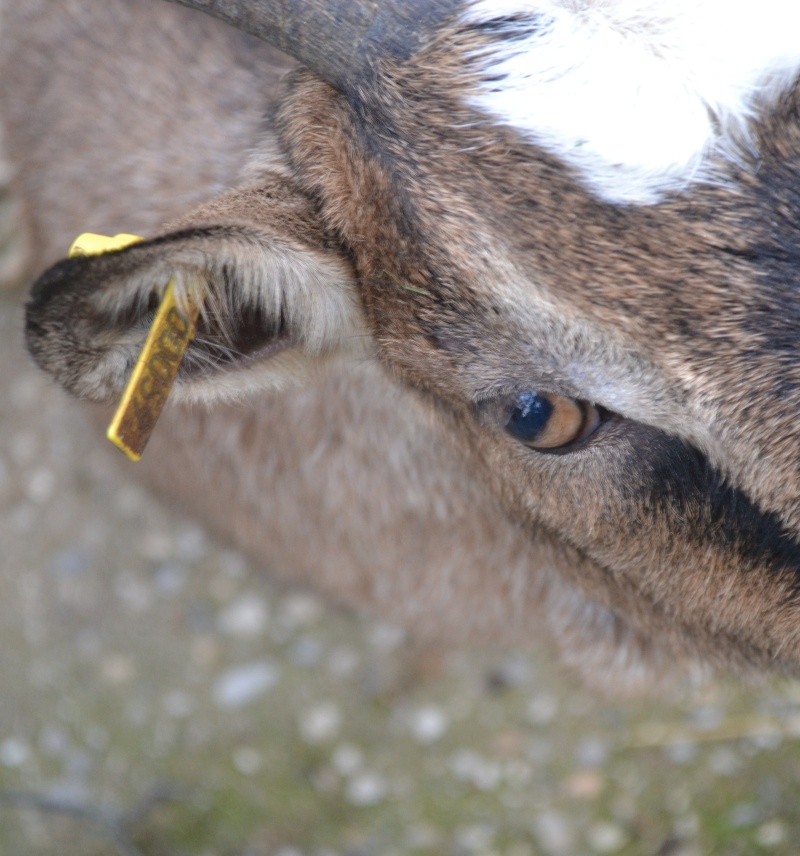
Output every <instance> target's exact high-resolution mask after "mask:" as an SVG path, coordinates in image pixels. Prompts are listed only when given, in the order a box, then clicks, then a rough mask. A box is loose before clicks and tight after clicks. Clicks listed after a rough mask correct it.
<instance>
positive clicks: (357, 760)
mask: <svg viewBox="0 0 800 856" xmlns="http://www.w3.org/2000/svg"><path fill="white" fill-rule="evenodd" d="M363 764H364V753H363V752H362V751H361V750H360V749H359V748H358V747H357V746H353V744H352V743H342V744H341V745H339V746H337V747H336V749H335V750H334V752H333V755H331V766H332V767H333V769H334V770H336V772H337V773H338V774H339V775H340V776H344V777H347V776H352V775H353V774H354V773H356V772H357V771H358V770H360V769H361V767H362V766H363Z"/></svg>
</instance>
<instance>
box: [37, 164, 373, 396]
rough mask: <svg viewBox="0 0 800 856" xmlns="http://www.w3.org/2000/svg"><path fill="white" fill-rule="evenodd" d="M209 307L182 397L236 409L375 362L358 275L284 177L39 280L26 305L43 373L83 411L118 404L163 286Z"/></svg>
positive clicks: (185, 370)
mask: <svg viewBox="0 0 800 856" xmlns="http://www.w3.org/2000/svg"><path fill="white" fill-rule="evenodd" d="M170 280H172V281H173V283H174V288H175V290H176V294H177V297H178V302H179V305H180V302H181V300H182V299H183V298H185V295H186V293H187V289H188V288H191V290H192V295H193V298H194V299H195V300H196V302H198V303H200V304H201V305H202V311H201V316H200V319H199V321H198V328H197V335H196V336H195V338H194V340H193V341H192V342H191V343H190V345H189V348H188V350H187V353H186V356H185V358H184V361H183V364H182V366H181V371H180V372H179V375H178V380H177V382H176V385H175V388H174V392H173V395H174V396H175V397H176V398H178V399H181V398H182V399H184V400H186V399H191V400H203V399H205V400H212V399H216V398H227V399H232V398H236V397H239V396H241V395H243V394H246V393H248V392H250V391H253V390H257V389H263V388H276V387H278V388H279V387H281V386H283V385H285V384H287V383H290V382H292V381H293V380H297V379H302V378H303V377H304V376H305V375H306V374H307V373H308V372H314V371H318V370H320V369H322V368H323V367H324V366H325V365H326V364H327V363H329V362H330V361H331V360H332V359H341V358H345V359H354V358H363V357H364V356H365V355H367V354H369V353H370V352H371V348H372V346H371V342H372V340H371V337H370V336H369V334H368V331H367V327H366V324H365V321H364V317H363V313H362V309H361V303H360V299H359V295H358V292H357V289H356V281H355V277H354V274H353V270H352V268H351V266H350V264H349V262H348V261H347V259H346V256H345V254H344V252H343V251H342V249H341V247H340V246H339V245H338V244H337V243H336V242H335V241H334V240H333V239H332V238H331V237H330V235H328V234H327V233H326V232H325V230H324V229H323V227H322V225H321V224H320V222H319V219H318V217H317V214H316V212H315V210H314V206H313V204H312V203H311V202H310V201H309V200H308V199H307V198H306V197H305V196H303V195H302V194H301V193H300V192H299V191H298V190H297V189H296V188H295V187H294V185H293V184H292V183H291V182H290V181H289V180H288V179H287V178H285V177H283V176H280V175H272V176H270V177H269V178H268V179H266V180H264V181H262V182H261V183H259V185H258V186H253V187H248V188H243V189H239V190H236V191H232V192H230V193H227V194H225V195H223V196H220V197H218V198H217V199H215V200H213V201H212V202H210V203H208V204H207V205H205V206H203V207H202V208H200V209H198V210H196V211H195V212H193V213H192V214H191V215H190V216H188V217H186V218H183V219H182V220H181V221H179V222H177V223H174V224H172V226H171V227H170V228H168V229H167V230H166V231H165V232H164V233H163V234H162V235H160V236H158V237H156V238H153V239H151V240H146V241H142V242H141V243H137V244H133V245H131V246H129V247H127V248H125V249H122V250H119V251H115V252H112V253H106V254H103V255H98V256H84V257H77V258H72V259H67V260H65V261H62V262H60V263H58V264H56V265H55V266H54V267H52V268H51V269H50V270H49V271H47V272H46V273H45V274H43V275H42V277H41V278H40V279H39V281H38V282H37V283H36V284H35V285H34V287H33V290H32V292H31V296H30V300H29V302H28V306H27V326H26V334H27V342H28V348H29V350H30V352H31V354H32V355H33V357H34V359H35V360H36V362H37V363H38V364H39V365H40V366H41V367H42V368H43V369H45V371H47V372H49V373H50V374H51V375H53V376H54V377H55V378H56V380H58V381H59V382H60V383H61V384H62V385H63V386H65V387H66V388H67V389H68V390H70V391H71V392H73V393H75V394H76V395H78V396H79V397H81V398H89V399H92V400H94V401H111V400H113V399H115V398H116V397H118V396H119V394H120V393H121V392H122V390H123V388H124V385H125V383H126V381H127V378H128V376H129V374H130V371H131V369H132V367H133V365H134V363H135V361H136V359H137V356H138V353H139V351H140V349H141V346H142V343H143V341H144V338H145V336H146V334H147V331H148V329H149V327H150V324H151V323H152V319H153V316H154V312H155V309H156V307H157V305H158V303H159V301H160V298H161V294H162V293H163V290H164V288H165V287H166V285H167V283H168V282H169V281H170Z"/></svg>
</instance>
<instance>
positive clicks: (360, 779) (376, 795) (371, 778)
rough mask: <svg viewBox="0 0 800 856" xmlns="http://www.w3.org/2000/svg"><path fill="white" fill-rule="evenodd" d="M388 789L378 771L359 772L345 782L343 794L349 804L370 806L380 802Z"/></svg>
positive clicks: (386, 783)
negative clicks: (345, 786)
mask: <svg viewBox="0 0 800 856" xmlns="http://www.w3.org/2000/svg"><path fill="white" fill-rule="evenodd" d="M388 791H389V784H388V782H387V781H386V779H385V778H384V777H383V776H380V775H379V774H378V773H369V772H365V773H359V774H358V775H357V776H355V777H354V778H353V779H351V780H350V781H349V782H348V783H347V788H346V790H345V796H346V797H347V801H348V802H349V803H350V804H351V805H356V806H371V805H377V804H378V803H379V802H382V801H383V800H384V799H385V798H386V795H387V793H388Z"/></svg>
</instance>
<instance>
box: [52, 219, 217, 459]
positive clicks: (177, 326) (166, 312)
mask: <svg viewBox="0 0 800 856" xmlns="http://www.w3.org/2000/svg"><path fill="white" fill-rule="evenodd" d="M141 240H142V239H141V238H139V237H137V236H136V235H115V236H114V237H113V238H107V237H105V236H103V235H93V234H91V233H88V232H87V233H85V234H83V235H80V236H79V237H78V238H76V239H75V241H74V243H73V244H72V246H71V247H70V250H69V256H70V258H72V257H73V256H94V255H99V254H100V253H108V252H113V251H114V250H121V249H122V248H123V247H128V246H130V245H131V244H135V243H137V242H139V241H141ZM199 315H200V307H199V306H198V305H197V304H195V303H194V301H191V300H190V301H189V304H188V307H187V308H186V309H185V310H183V311H181V309H179V308H178V305H177V303H176V300H175V289H174V280H170V281H169V283H167V287H166V289H165V290H164V296H163V298H162V299H161V304H160V306H159V307H158V311H157V312H156V317H155V319H154V320H153V324H152V326H151V327H150V332H149V333H148V334H147V339H146V340H145V343H144V346H143V347H142V351H141V353H140V354H139V359H138V360H137V361H136V365H135V366H134V367H133V371H132V372H131V376H130V379H129V380H128V385H127V386H126V387H125V392H124V393H123V394H122V399H121V400H120V403H119V405H118V407H117V411H116V413H115V414H114V417H113V419H112V420H111V424H110V425H109V426H108V430H107V431H106V436H107V437H108V439H109V440H111V442H112V443H113V444H114V445H115V446H116V447H117V448H119V449H121V450H122V451H123V452H124V453H125V454H126V455H127V456H128V457H129V458H130V459H131V460H132V461H138V460H140V459H141V457H142V452H143V451H144V447H145V446H146V445H147V441H148V440H149V439H150V435H151V434H152V433H153V428H155V424H156V420H157V419H158V417H159V415H160V413H161V411H162V410H163V408H164V405H165V404H166V403H167V397H168V396H169V391H170V389H171V388H172V384H173V383H174V382H175V378H176V376H177V374H178V369H179V368H180V365H181V361H182V360H183V355H184V353H185V352H186V348H187V346H188V344H189V342H190V341H191V340H192V338H194V334H195V329H196V325H197V318H198V316H199Z"/></svg>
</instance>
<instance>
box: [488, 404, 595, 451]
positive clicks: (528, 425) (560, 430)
mask: <svg viewBox="0 0 800 856" xmlns="http://www.w3.org/2000/svg"><path fill="white" fill-rule="evenodd" d="M599 422H600V414H599V413H598V411H597V409H596V408H595V407H593V406H592V405H591V404H589V403H588V402H583V401H575V400H574V399H572V398H563V397H562V396H560V395H551V394H549V393H538V392H523V393H522V394H521V395H519V396H517V399H516V401H515V402H514V405H513V407H512V409H511V413H510V414H509V417H508V421H507V422H506V424H505V429H506V431H508V433H509V434H510V435H511V436H512V437H515V438H516V439H517V440H519V441H520V442H522V443H525V445H526V446H530V447H531V448H532V449H562V448H564V447H565V446H570V445H572V444H574V443H577V442H579V441H581V440H584V439H585V438H586V437H588V436H589V434H591V433H592V431H594V429H595V428H596V427H597V425H598V424H599Z"/></svg>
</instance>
